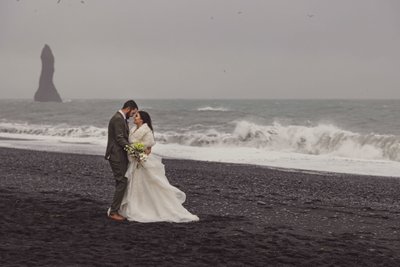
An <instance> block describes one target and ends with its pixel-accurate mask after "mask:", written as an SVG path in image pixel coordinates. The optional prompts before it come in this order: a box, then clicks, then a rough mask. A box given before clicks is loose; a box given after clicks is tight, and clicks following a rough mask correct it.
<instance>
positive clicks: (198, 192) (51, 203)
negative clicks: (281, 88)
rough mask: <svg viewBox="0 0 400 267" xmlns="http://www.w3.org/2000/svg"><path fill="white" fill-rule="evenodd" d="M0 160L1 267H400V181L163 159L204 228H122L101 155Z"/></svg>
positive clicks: (29, 154) (32, 154) (6, 151)
mask: <svg viewBox="0 0 400 267" xmlns="http://www.w3.org/2000/svg"><path fill="white" fill-rule="evenodd" d="M0 156H1V158H2V161H1V162H0V173H1V174H0V178H1V179H0V197H1V201H0V206H1V208H2V209H3V211H4V213H3V214H4V220H3V223H2V224H1V226H0V234H1V236H4V237H5V238H4V240H2V241H3V242H2V244H0V251H1V252H2V253H1V254H2V257H0V264H1V265H2V266H8V265H30V266H40V265H101V264H103V265H124V264H125V265H126V264H135V265H144V264H150V265H163V264H164V265H168V266H172V265H174V266H191V265H196V266H207V265H208V266H209V265H229V266H238V265H251V266H265V265H270V266H276V265H297V266H328V265H339V266H345V265H346V266H349V265H363V266H376V265H385V266H398V265H399V264H400V254H399V253H398V251H400V239H399V238H398V237H399V235H400V223H399V221H400V196H399V194H398V192H400V180H399V179H398V178H393V177H375V176H366V175H347V174H334V175H329V174H327V173H318V174H315V173H304V172H296V171H290V172H288V171H287V170H277V169H274V168H267V167H265V166H257V165H239V164H234V163H218V162H204V161H192V160H179V159H164V160H163V162H164V164H165V168H166V174H167V177H168V179H169V181H170V182H171V184H173V185H175V186H177V187H178V188H180V189H181V190H183V191H184V192H185V193H186V194H187V201H186V202H185V203H184V206H185V207H186V208H187V209H188V210H190V211H191V212H193V213H194V214H197V215H198V216H199V217H200V222H198V223H188V224H171V223H149V224H140V223H128V222H124V223H116V222H113V221H110V220H109V219H108V218H106V216H105V212H106V209H107V207H108V205H109V203H110V201H111V195H112V192H113V189H114V181H113V177H112V173H111V170H110V167H109V166H108V163H107V161H106V160H104V158H103V157H102V156H93V155H81V154H67V153H57V152H42V151H33V150H22V149H10V148H0ZM3 255H4V256H3Z"/></svg>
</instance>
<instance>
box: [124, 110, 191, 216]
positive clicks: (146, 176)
mask: <svg viewBox="0 0 400 267" xmlns="http://www.w3.org/2000/svg"><path fill="white" fill-rule="evenodd" d="M134 123H135V124H136V128H132V129H131V131H130V133H129V143H136V142H140V143H142V144H144V145H145V147H149V148H151V147H152V146H153V145H154V144H155V142H154V135H153V126H152V124H151V118H150V115H149V114H148V113H147V112H145V111H139V112H137V113H136V115H135V118H134ZM128 158H129V165H128V170H127V172H126V175H125V176H126V177H127V178H128V186H127V189H126V192H125V195H124V198H123V200H122V204H121V207H120V210H119V214H121V215H122V216H124V217H125V218H127V219H128V220H129V221H137V222H160V221H167V222H190V221H198V220H199V217H197V216H196V215H193V214H191V213H190V212H189V211H187V210H186V209H185V208H184V207H183V206H182V203H183V202H185V199H186V195H185V193H184V192H182V191H181V190H179V189H178V188H176V187H174V186H172V185H171V184H170V183H169V182H168V179H167V177H166V176H165V169H164V165H163V164H162V162H161V159H160V158H159V157H157V156H155V155H153V154H150V155H149V156H148V158H147V160H146V161H145V162H140V163H138V162H137V161H136V160H134V159H133V158H132V157H130V156H129V157H128Z"/></svg>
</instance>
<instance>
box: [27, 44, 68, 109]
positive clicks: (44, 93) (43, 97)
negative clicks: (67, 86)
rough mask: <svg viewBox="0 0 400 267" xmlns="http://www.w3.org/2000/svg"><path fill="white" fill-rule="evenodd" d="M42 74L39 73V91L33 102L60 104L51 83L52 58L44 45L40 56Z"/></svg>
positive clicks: (59, 99)
mask: <svg viewBox="0 0 400 267" xmlns="http://www.w3.org/2000/svg"><path fill="white" fill-rule="evenodd" d="M40 58H41V59H42V72H41V73H40V80H39V89H38V90H37V91H36V93H35V97H34V100H35V101H39V102H51V101H53V102H62V100H61V97H60V95H59V94H58V92H57V89H56V87H55V86H54V83H53V75H54V56H53V53H52V52H51V49H50V47H49V46H48V45H47V44H46V45H45V46H44V47H43V50H42V54H41V56H40Z"/></svg>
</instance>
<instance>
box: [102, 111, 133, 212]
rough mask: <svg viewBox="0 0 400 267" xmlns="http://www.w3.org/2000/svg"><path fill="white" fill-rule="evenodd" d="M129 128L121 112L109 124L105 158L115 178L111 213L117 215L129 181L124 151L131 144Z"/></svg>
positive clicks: (126, 158) (126, 157)
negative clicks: (126, 174) (126, 175)
mask: <svg viewBox="0 0 400 267" xmlns="http://www.w3.org/2000/svg"><path fill="white" fill-rule="evenodd" d="M128 136H129V127H128V123H127V121H126V120H125V119H124V117H123V115H122V114H121V113H120V112H117V113H115V115H114V116H113V117H112V118H111V119H110V122H109V123H108V140H107V150H106V155H105V158H106V159H107V160H108V161H109V163H110V166H111V169H112V172H113V174H114V178H115V181H116V184H115V193H114V197H113V201H112V204H111V210H110V212H111V213H117V212H118V210H119V207H120V206H121V202H122V199H123V197H124V194H125V190H126V186H127V183H128V179H127V178H126V177H125V173H126V170H127V168H128V156H127V154H126V151H125V150H124V147H125V145H128V144H129V141H128Z"/></svg>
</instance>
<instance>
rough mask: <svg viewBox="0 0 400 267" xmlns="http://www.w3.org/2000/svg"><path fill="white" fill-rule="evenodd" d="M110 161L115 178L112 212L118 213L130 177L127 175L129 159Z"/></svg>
mask: <svg viewBox="0 0 400 267" xmlns="http://www.w3.org/2000/svg"><path fill="white" fill-rule="evenodd" d="M109 163H110V166H111V170H112V172H113V174H114V178H115V192H114V196H113V200H112V203H111V211H110V212H111V213H117V212H118V210H119V208H120V206H121V202H122V199H123V198H124V194H125V191H126V187H127V185H128V179H127V178H126V177H125V173H126V170H127V169H128V161H126V162H120V161H118V162H117V161H111V160H109Z"/></svg>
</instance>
